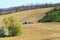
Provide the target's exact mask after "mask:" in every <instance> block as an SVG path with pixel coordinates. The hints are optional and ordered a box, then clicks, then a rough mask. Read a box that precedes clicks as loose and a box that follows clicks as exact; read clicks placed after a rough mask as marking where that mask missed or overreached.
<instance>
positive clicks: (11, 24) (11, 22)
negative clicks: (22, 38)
mask: <svg viewBox="0 0 60 40" xmlns="http://www.w3.org/2000/svg"><path fill="white" fill-rule="evenodd" d="M3 21H4V24H5V26H6V27H8V29H9V35H10V36H17V35H21V33H22V24H21V23H19V21H18V18H17V17H16V16H10V17H8V18H4V19H3Z"/></svg>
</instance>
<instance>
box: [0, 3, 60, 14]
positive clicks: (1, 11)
mask: <svg viewBox="0 0 60 40" xmlns="http://www.w3.org/2000/svg"><path fill="white" fill-rule="evenodd" d="M56 6H60V3H56V4H48V3H46V4H35V5H33V4H32V5H23V6H18V7H10V8H5V9H0V15H1V14H9V13H15V12H19V11H25V10H32V9H39V8H48V7H56Z"/></svg>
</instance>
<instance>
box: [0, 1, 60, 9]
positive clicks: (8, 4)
mask: <svg viewBox="0 0 60 40" xmlns="http://www.w3.org/2000/svg"><path fill="white" fill-rule="evenodd" d="M44 3H60V0H0V8H9V7H15V6H21V5H30V4H44Z"/></svg>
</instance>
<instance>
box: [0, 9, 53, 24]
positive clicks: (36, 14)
mask: <svg viewBox="0 0 60 40" xmlns="http://www.w3.org/2000/svg"><path fill="white" fill-rule="evenodd" d="M52 9H54V8H42V9H34V10H28V11H22V12H16V13H12V14H6V15H1V16H0V23H1V25H2V23H3V22H2V19H3V18H4V17H8V16H10V15H15V16H17V17H18V18H19V21H20V22H25V21H28V22H37V21H38V20H39V19H41V18H43V17H44V16H45V14H46V13H47V12H49V11H51V10H52Z"/></svg>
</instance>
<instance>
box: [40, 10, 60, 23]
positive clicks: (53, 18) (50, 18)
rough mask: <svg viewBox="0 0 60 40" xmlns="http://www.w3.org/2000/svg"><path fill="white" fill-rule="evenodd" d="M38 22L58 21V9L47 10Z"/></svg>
mask: <svg viewBox="0 0 60 40" xmlns="http://www.w3.org/2000/svg"><path fill="white" fill-rule="evenodd" d="M39 22H60V10H55V11H52V12H49V13H48V14H46V16H44V18H42V19H41V20H39Z"/></svg>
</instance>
